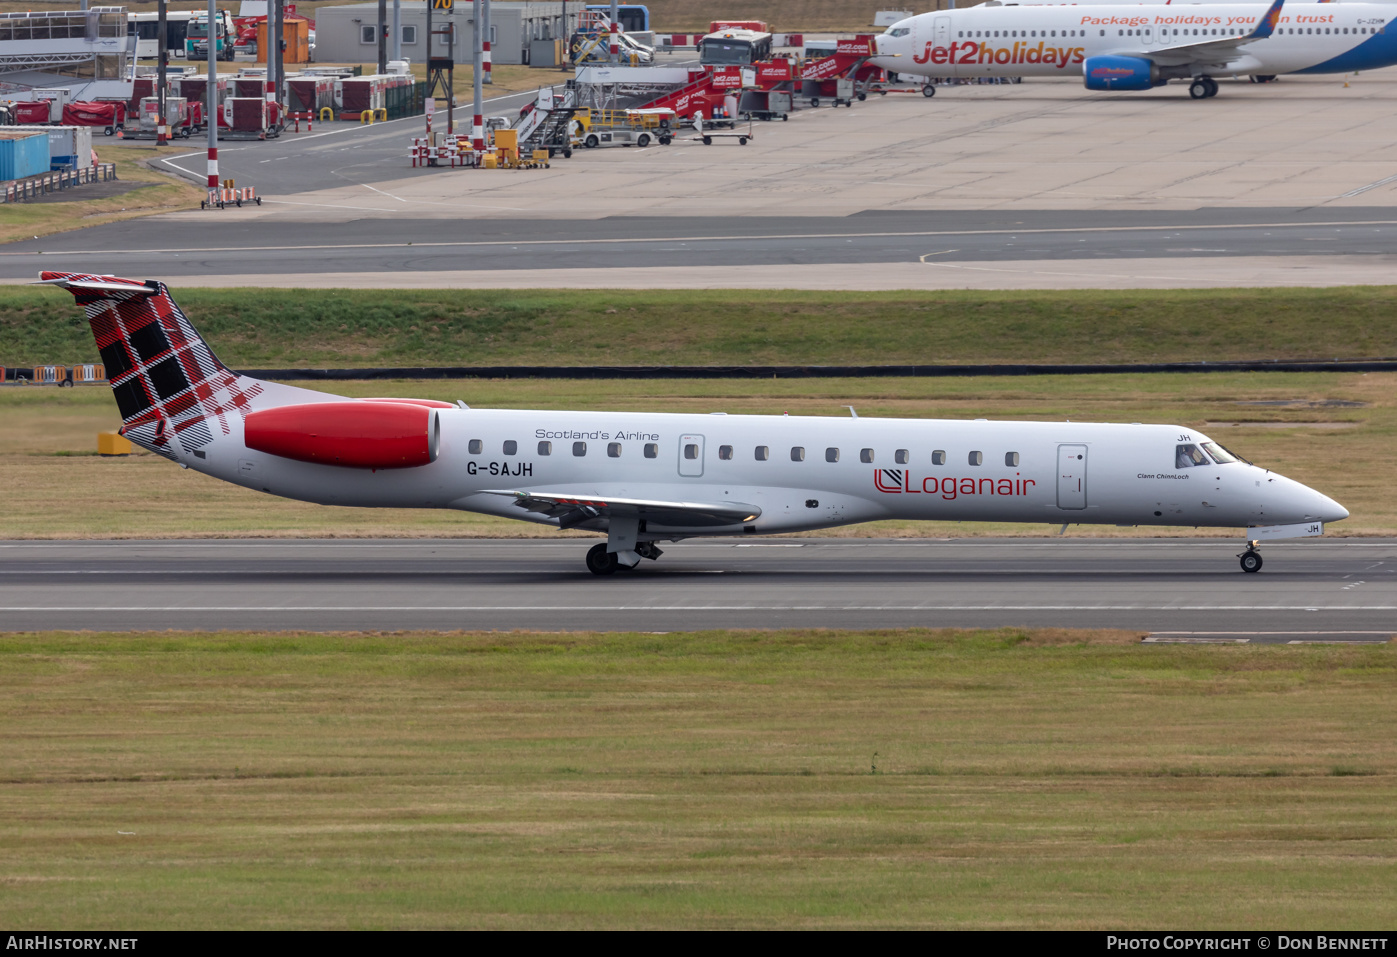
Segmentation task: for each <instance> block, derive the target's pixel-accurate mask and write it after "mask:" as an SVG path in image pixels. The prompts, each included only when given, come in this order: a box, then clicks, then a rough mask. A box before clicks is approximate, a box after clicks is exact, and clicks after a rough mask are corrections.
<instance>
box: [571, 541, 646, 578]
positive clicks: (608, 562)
mask: <svg viewBox="0 0 1397 957" xmlns="http://www.w3.org/2000/svg"><path fill="white" fill-rule="evenodd" d="M663 554H664V552H662V551H660V549H659V548H658V547H657V546H656V545H655V543H654V542H636V543H635V548H633V549H630V550H629V551H624V552H609V551H607V543H606V542H598V543H597V544H595V545H593V546H592V547H591V548H590V549H588V551H587V570H588V571H589V572H591V573H592V574H593V575H611V574H614V573H615V572H618V571H622V572H628V571H631V570H632V569H633V568H635V567H636V566H637V565H639V564H640V559H642V558H648V559H650V560H651V561H656V560H658V559H659V557H660V556H661V555H663ZM623 556H624V557H623ZM625 558H630V559H631V561H630V563H627V562H626V561H625Z"/></svg>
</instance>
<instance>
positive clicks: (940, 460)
mask: <svg viewBox="0 0 1397 957" xmlns="http://www.w3.org/2000/svg"><path fill="white" fill-rule="evenodd" d="M931 464H932V465H945V464H946V453H945V452H943V451H942V450H941V449H937V450H936V451H935V452H932V453H931Z"/></svg>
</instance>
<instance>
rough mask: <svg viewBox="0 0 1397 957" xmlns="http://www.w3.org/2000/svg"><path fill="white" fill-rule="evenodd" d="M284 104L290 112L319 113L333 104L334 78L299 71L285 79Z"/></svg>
mask: <svg viewBox="0 0 1397 957" xmlns="http://www.w3.org/2000/svg"><path fill="white" fill-rule="evenodd" d="M286 104H287V109H289V110H290V111H291V112H292V113H315V114H317V115H318V114H319V112H320V109H321V107H325V106H328V107H331V108H333V107H334V105H335V78H334V77H329V76H315V75H312V74H306V73H300V74H297V75H296V76H293V77H289V78H288V79H287V81H286Z"/></svg>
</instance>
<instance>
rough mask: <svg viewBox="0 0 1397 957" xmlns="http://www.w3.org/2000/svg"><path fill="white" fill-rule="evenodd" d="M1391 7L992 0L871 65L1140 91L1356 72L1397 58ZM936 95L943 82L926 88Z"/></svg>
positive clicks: (913, 29) (934, 74)
mask: <svg viewBox="0 0 1397 957" xmlns="http://www.w3.org/2000/svg"><path fill="white" fill-rule="evenodd" d="M1391 13H1392V7H1391V6H1390V5H1388V4H1374V3H1291V4H1289V5H1286V4H1285V0H1275V2H1274V3H1272V4H1271V6H1270V7H1269V8H1266V9H1263V8H1262V7H1261V5H1260V4H1257V3H1231V4H1227V3H1209V4H1170V5H1168V6H1165V7H1160V6H1157V5H1142V4H1131V5H1128V6H1127V5H1095V4H1092V5H1089V6H1005V5H1001V4H999V3H993V4H991V3H984V4H981V5H979V6H976V7H969V8H967V9H963V10H938V11H934V12H932V13H924V14H921V15H920V16H916V17H909V18H908V19H906V20H902V21H899V22H898V23H896V24H894V25H893V26H892V27H890V28H888V31H887V32H886V33H884V34H882V35H881V36H879V37H878V38H877V44H878V45H877V52H878V55H877V56H875V57H873V58H872V61H871V62H873V63H875V64H877V65H878V66H881V67H883V68H885V69H888V70H892V71H895V72H896V73H898V74H900V75H902V76H924V77H928V78H938V77H981V76H1029V77H1031V76H1081V77H1082V80H1083V82H1084V83H1085V84H1086V88H1087V89H1089V90H1104V91H1134V90H1148V89H1151V88H1153V87H1156V86H1163V85H1164V84H1166V83H1168V82H1169V81H1170V80H1189V81H1190V83H1189V94H1190V95H1192V96H1193V98H1194V99H1204V98H1206V97H1210V96H1215V95H1216V94H1217V91H1218V84H1217V81H1216V80H1214V79H1213V77H1215V76H1250V77H1253V78H1255V79H1257V80H1259V81H1263V82H1264V81H1266V80H1272V79H1275V77H1276V76H1277V75H1278V74H1282V73H1351V72H1354V71H1356V70H1372V69H1376V68H1378V67H1384V66H1391V65H1392V64H1394V63H1397V33H1394V34H1392V35H1389V34H1388V33H1387V32H1386V25H1387V22H1388V20H1389V19H1390V15H1391ZM922 92H923V93H925V94H926V95H927V96H932V95H933V94H934V93H935V92H936V87H935V86H933V85H931V84H927V85H926V86H924V87H923V88H922Z"/></svg>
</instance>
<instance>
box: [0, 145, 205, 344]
mask: <svg viewBox="0 0 1397 957" xmlns="http://www.w3.org/2000/svg"><path fill="white" fill-rule="evenodd" d="M92 147H93V149H94V150H96V151H97V157H98V159H100V160H101V161H102V162H103V163H115V164H116V175H117V179H118V181H120V182H127V183H130V182H137V183H149V184H150V185H149V186H143V187H141V188H140V189H135V190H132V191H130V192H128V193H123V194H121V195H120V196H113V197H110V198H108V199H83V198H82V196H83V190H84V189H85V188H86V187H78V188H77V189H76V190H74V191H73V192H72V193H71V194H66V195H71V196H73V197H76V198H74V199H65V200H63V201H62V202H44V203H6V204H4V205H0V243H10V242H16V241H18V240H23V239H30V238H35V239H38V238H42V237H44V236H48V235H51V234H52V233H61V232H64V231H66V230H70V229H79V228H84V227H87V226H100V225H101V224H102V223H111V222H116V221H118V220H123V219H131V218H133V217H136V216H148V215H150V214H151V213H161V212H166V211H168V210H172V209H190V208H191V207H195V208H197V207H198V205H199V200H200V198H201V197H202V196H203V195H204V194H203V192H202V191H201V190H200V189H199V188H198V187H197V186H194V185H193V184H191V183H189V182H187V181H185V180H182V179H180V178H178V177H176V176H173V175H171V174H167V173H158V172H156V171H155V170H153V169H151V168H150V167H149V166H147V165H146V164H147V163H148V162H149V161H150V160H152V159H154V158H156V157H158V156H162V155H164V156H173V155H175V154H177V153H187V152H189V148H188V147H187V146H185V147H175V146H169V147H157V146H156V145H155V144H154V142H145V143H138V142H127V141H121V140H117V139H113V138H109V137H105V136H102V135H100V133H99V134H98V135H97V136H94V137H93V140H92ZM10 304H11V303H10V300H9V299H8V297H7V296H6V295H4V294H3V293H0V311H4V312H8V311H9V306H10ZM0 321H2V320H0ZM5 351H6V350H4V349H0V354H4V352H5ZM5 361H7V359H0V363H3V362H5Z"/></svg>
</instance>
